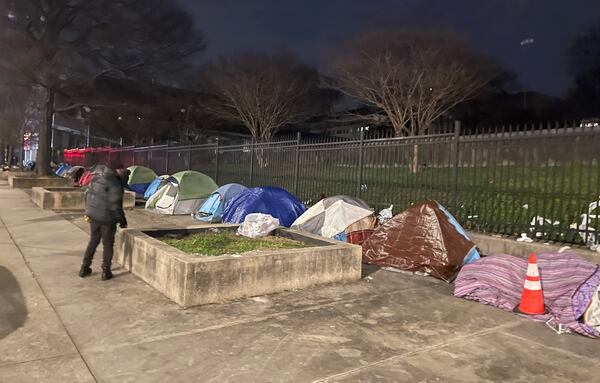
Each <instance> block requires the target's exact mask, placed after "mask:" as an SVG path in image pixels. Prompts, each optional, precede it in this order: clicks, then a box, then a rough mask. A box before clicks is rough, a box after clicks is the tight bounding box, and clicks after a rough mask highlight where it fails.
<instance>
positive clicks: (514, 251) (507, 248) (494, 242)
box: [469, 232, 600, 263]
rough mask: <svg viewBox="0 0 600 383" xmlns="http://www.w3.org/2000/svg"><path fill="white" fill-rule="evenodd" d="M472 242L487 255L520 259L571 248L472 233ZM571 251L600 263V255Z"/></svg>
mask: <svg viewBox="0 0 600 383" xmlns="http://www.w3.org/2000/svg"><path fill="white" fill-rule="evenodd" d="M469 236H470V237H471V240H472V241H473V242H475V244H476V245H477V247H478V248H479V250H481V252H482V253H483V254H485V255H492V254H500V253H501V254H510V255H516V256H519V257H527V256H528V255H529V253H531V252H535V253H538V254H539V253H556V252H558V250H560V248H561V247H564V246H569V245H565V244H556V243H554V244H545V243H543V242H530V243H527V242H517V240H516V239H515V238H510V237H501V236H495V235H489V234H482V233H475V232H470V233H469ZM570 247H571V248H570V249H569V251H571V252H574V253H576V254H577V255H579V256H580V257H582V258H584V259H587V260H588V261H590V262H594V263H600V254H599V253H597V252H595V251H591V250H588V249H584V248H581V247H573V246H570Z"/></svg>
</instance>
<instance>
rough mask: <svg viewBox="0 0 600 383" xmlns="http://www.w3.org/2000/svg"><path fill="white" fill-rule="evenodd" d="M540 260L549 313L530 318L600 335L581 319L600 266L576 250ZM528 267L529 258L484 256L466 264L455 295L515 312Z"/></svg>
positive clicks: (599, 280) (583, 333)
mask: <svg viewBox="0 0 600 383" xmlns="http://www.w3.org/2000/svg"><path fill="white" fill-rule="evenodd" d="M537 260H538V267H539V270H540V276H541V278H542V288H543V290H544V303H545V305H546V306H547V307H548V310H549V313H548V314H546V315H534V316H528V318H531V319H534V320H541V321H548V320H550V319H551V320H552V321H551V323H553V324H556V325H558V324H562V325H563V326H564V327H566V328H567V329H569V330H571V331H574V332H577V333H579V334H582V335H585V336H589V337H600V333H599V332H598V331H597V330H596V329H594V328H593V327H591V326H588V325H586V324H585V323H582V322H580V321H579V318H581V316H582V315H583V313H584V312H585V310H586V308H587V307H588V304H589V303H590V301H591V298H592V296H593V294H594V292H595V291H596V289H597V287H598V285H599V284H600V268H599V266H598V265H597V264H594V263H590V262H587V261H585V260H583V259H582V258H580V257H579V256H577V255H575V254H572V253H554V254H540V255H538V258H537ZM526 270H527V259H525V258H520V257H515V256H512V255H505V254H500V255H492V256H489V257H485V258H482V259H481V260H479V261H477V262H475V263H471V264H469V265H465V266H463V268H462V269H461V271H460V273H459V274H458V277H457V278H456V281H455V288H454V296H456V297H460V298H465V299H470V300H474V301H478V302H481V303H484V304H487V305H491V306H495V307H498V308H501V309H503V310H506V311H512V310H513V309H514V307H515V306H516V305H517V304H518V303H519V299H520V297H521V292H522V291H523V284H524V280H525V279H524V278H525V272H526Z"/></svg>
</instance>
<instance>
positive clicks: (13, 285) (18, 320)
mask: <svg viewBox="0 0 600 383" xmlns="http://www.w3.org/2000/svg"><path fill="white" fill-rule="evenodd" d="M0 302H2V304H0V339H3V338H5V337H6V336H8V335H9V334H11V333H12V332H14V331H16V330H17V329H18V328H19V327H21V326H22V325H23V324H24V323H25V320H26V319H27V306H26V305H25V297H24V296H23V293H22V291H21V287H20V286H19V283H18V282H17V279H16V278H15V277H14V275H13V274H12V273H11V272H10V271H9V270H8V269H7V268H5V267H2V266H0Z"/></svg>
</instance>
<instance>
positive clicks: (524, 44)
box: [519, 37, 535, 109]
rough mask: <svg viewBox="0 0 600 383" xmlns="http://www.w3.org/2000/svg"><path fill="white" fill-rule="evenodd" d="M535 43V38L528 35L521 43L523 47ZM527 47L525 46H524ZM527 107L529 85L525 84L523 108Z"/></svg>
mask: <svg viewBox="0 0 600 383" xmlns="http://www.w3.org/2000/svg"><path fill="white" fill-rule="evenodd" d="M534 43H535V39H534V38H533V37H528V38H526V39H524V40H521V43H520V44H519V45H521V46H522V47H527V46H528V45H533V44H534ZM523 49H525V48H523ZM526 108H527V86H525V89H524V90H523V109H526Z"/></svg>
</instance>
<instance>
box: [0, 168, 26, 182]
mask: <svg viewBox="0 0 600 383" xmlns="http://www.w3.org/2000/svg"><path fill="white" fill-rule="evenodd" d="M33 175H34V174H33V172H18V171H16V172H15V171H10V170H7V171H0V179H2V180H8V177H10V176H16V177H24V176H33Z"/></svg>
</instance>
